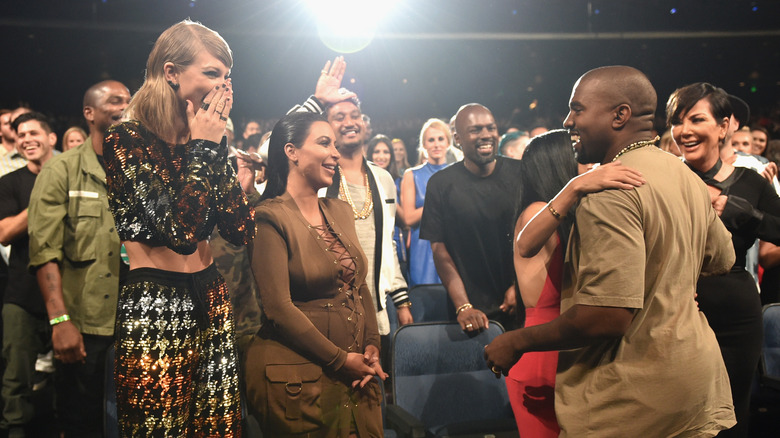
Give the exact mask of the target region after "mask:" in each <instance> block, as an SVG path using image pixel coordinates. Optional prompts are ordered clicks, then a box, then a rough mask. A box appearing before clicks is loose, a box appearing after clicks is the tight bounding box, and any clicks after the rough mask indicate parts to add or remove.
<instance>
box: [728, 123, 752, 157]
mask: <svg viewBox="0 0 780 438" xmlns="http://www.w3.org/2000/svg"><path fill="white" fill-rule="evenodd" d="M731 147H732V148H733V149H735V150H737V151H740V152H743V153H746V154H748V155H750V154H752V153H753V134H751V133H750V131H749V130H748V129H747V128H742V129H740V130H738V131H735V132H734V133H733V134H731Z"/></svg>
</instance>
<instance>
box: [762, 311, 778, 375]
mask: <svg viewBox="0 0 780 438" xmlns="http://www.w3.org/2000/svg"><path fill="white" fill-rule="evenodd" d="M763 314H764V345H763V348H762V349H761V363H762V365H763V369H764V376H765V377H766V378H769V379H772V380H775V381H778V382H780V303H773V304H767V305H766V306H764V310H763Z"/></svg>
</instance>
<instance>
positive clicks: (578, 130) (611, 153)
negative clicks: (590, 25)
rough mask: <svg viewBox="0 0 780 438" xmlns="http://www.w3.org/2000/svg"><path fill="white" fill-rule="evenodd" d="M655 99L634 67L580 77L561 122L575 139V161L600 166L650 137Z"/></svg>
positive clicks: (602, 70)
mask: <svg viewBox="0 0 780 438" xmlns="http://www.w3.org/2000/svg"><path fill="white" fill-rule="evenodd" d="M657 100H658V99H657V96H656V93H655V88H653V85H652V84H651V83H650V81H649V80H648V79H647V76H645V75H644V73H642V72H640V71H639V70H637V69H635V68H632V67H626V66H611V67H601V68H597V69H594V70H591V71H589V72H587V73H585V74H584V75H582V77H580V78H579V79H578V80H577V83H575V84H574V88H573V90H572V94H571V98H570V100H569V115H568V116H566V120H564V123H563V126H564V127H565V128H567V129H569V131H570V132H571V133H572V135H573V136H575V138H578V141H576V142H575V144H574V148H575V150H576V151H577V161H579V162H580V163H582V164H586V163H596V162H602V163H603V162H605V161H608V160H610V159H612V158H613V157H615V156H616V155H617V153H618V151H620V150H621V149H622V148H624V147H626V146H627V145H629V144H632V143H634V142H637V141H644V140H650V139H651V138H653V135H654V134H653V121H654V118H655V108H656V104H657Z"/></svg>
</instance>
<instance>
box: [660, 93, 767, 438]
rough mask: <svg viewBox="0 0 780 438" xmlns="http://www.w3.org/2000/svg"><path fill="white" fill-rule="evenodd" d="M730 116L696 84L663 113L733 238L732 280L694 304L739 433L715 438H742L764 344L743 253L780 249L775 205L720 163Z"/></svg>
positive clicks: (705, 289) (749, 175) (741, 173)
mask: <svg viewBox="0 0 780 438" xmlns="http://www.w3.org/2000/svg"><path fill="white" fill-rule="evenodd" d="M731 111H732V110H731V107H730V103H729V99H728V95H727V94H726V93H725V92H724V91H723V90H721V89H719V88H716V87H714V86H712V85H710V84H707V83H696V84H692V85H688V86H686V87H682V88H680V89H678V90H676V91H675V92H674V93H672V95H671V96H670V97H669V103H668V104H667V110H666V113H667V120H668V124H669V126H670V128H671V129H672V136H673V137H674V140H675V142H677V144H678V145H681V147H682V151H683V156H684V157H685V161H686V163H688V165H689V166H690V167H691V169H693V171H694V172H696V174H697V175H698V176H699V177H700V178H701V179H702V180H703V181H704V183H705V184H707V188H708V190H709V193H710V197H711V200H712V206H713V208H714V210H715V211H716V212H717V214H718V215H719V216H720V219H721V221H722V222H723V223H724V224H725V226H726V228H727V229H728V230H729V231H730V232H731V241H732V243H733V245H734V250H735V252H736V256H737V258H736V263H734V265H733V266H732V267H731V271H730V272H729V273H726V274H724V275H717V276H709V277H702V278H701V279H699V283H698V285H697V293H698V298H697V301H698V303H699V308H700V309H701V311H702V312H704V314H705V315H706V316H707V321H709V323H710V326H711V327H712V329H713V330H714V331H715V334H716V336H717V338H718V343H719V344H720V350H721V353H722V355H723V360H724V361H725V363H726V369H727V370H728V373H729V381H730V383H731V394H732V397H733V400H734V410H735V413H736V416H737V425H736V426H735V427H734V428H733V429H731V430H729V431H727V432H725V431H724V432H722V433H721V434H720V435H719V436H725V437H737V436H738V437H746V436H747V433H748V421H749V418H750V410H749V407H750V389H751V384H752V381H753V377H754V375H755V372H756V369H757V367H758V359H759V355H760V352H761V338H762V322H761V303H760V299H759V296H758V291H757V290H756V286H755V282H754V280H753V278H752V277H751V275H750V273H749V272H747V271H746V270H745V264H746V253H747V250H748V248H750V247H751V246H752V245H753V244H754V242H755V240H756V238H757V237H758V238H760V239H762V240H767V241H770V242H772V243H774V244H780V198H778V196H777V193H776V191H775V190H774V189H773V188H772V186H771V185H770V184H769V183H768V182H767V181H766V180H765V179H763V178H761V176H759V175H757V174H756V173H755V172H752V171H750V170H746V169H745V168H740V167H734V166H732V165H731V164H729V163H725V162H723V161H722V160H721V159H720V154H719V143H720V142H721V141H723V139H724V138H725V135H726V131H727V130H728V123H729V115H730V114H731ZM742 133H743V131H738V132H736V133H734V135H733V136H732V141H734V139H735V138H737V135H738V134H742ZM744 133H746V134H748V137H749V134H750V133H749V132H744Z"/></svg>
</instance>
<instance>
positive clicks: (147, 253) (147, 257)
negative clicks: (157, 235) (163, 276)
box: [122, 240, 214, 273]
mask: <svg viewBox="0 0 780 438" xmlns="http://www.w3.org/2000/svg"><path fill="white" fill-rule="evenodd" d="M122 243H123V244H124V245H125V249H126V250H127V256H128V258H129V259H130V269H131V270H133V269H138V268H155V269H162V270H164V271H172V272H189V273H192V272H198V271H202V270H204V269H206V268H208V267H209V266H211V264H212V263H213V261H214V260H213V259H212V258H211V247H210V246H209V243H208V242H207V241H205V240H201V241H200V242H198V248H197V249H196V250H195V252H194V253H192V254H189V255H183V254H179V253H177V252H176V251H174V250H172V249H170V248H168V247H165V246H149V245H146V244H144V243H141V242H133V241H124V242H122Z"/></svg>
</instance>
